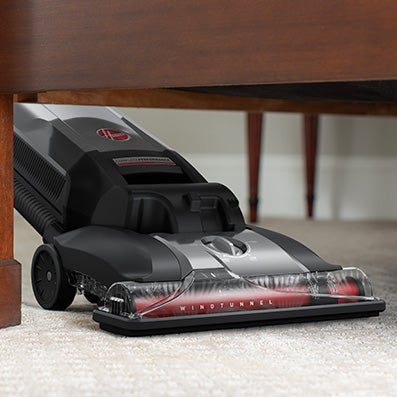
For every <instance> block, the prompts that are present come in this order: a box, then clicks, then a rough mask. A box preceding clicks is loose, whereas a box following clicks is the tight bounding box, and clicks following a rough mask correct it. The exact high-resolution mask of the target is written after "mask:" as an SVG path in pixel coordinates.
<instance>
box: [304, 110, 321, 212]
mask: <svg viewBox="0 0 397 397" xmlns="http://www.w3.org/2000/svg"><path fill="white" fill-rule="evenodd" d="M304 129H305V162H306V200H307V216H308V217H309V218H312V217H313V205H314V198H315V178H316V160H317V141H318V115H316V114H305V115H304Z"/></svg>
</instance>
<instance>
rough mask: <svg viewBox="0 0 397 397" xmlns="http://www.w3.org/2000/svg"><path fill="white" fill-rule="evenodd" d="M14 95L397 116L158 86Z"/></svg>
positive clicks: (374, 108) (388, 107)
mask: <svg viewBox="0 0 397 397" xmlns="http://www.w3.org/2000/svg"><path fill="white" fill-rule="evenodd" d="M14 98H15V101H16V102H33V103H36V102H37V103H57V104H70V105H98V106H120V107H123V106H124V107H147V108H174V109H212V110H241V111H247V112H298V113H322V114H352V115H353V114H356V115H374V116H397V103H395V104H394V103H380V102H376V103H360V102H322V101H292V100H282V99H262V98H247V97H239V96H230V95H217V94H206V93H199V92H191V91H180V90H172V89H161V88H159V89H156V88H153V89H114V90H107V89H105V90H101V89H98V90H75V91H71V90H60V91H46V92H39V93H31V94H22V95H15V96H14Z"/></svg>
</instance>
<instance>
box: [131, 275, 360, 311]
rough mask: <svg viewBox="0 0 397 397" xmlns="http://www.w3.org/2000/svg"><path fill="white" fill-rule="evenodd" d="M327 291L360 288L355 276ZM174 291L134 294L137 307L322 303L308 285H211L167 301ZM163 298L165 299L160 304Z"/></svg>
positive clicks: (346, 292)
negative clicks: (214, 286)
mask: <svg viewBox="0 0 397 397" xmlns="http://www.w3.org/2000/svg"><path fill="white" fill-rule="evenodd" d="M327 289H328V294H329V296H330V297H331V298H332V295H346V296H358V295H360V290H359V287H358V285H357V283H356V282H355V280H354V279H352V278H351V279H346V280H344V281H343V282H339V283H332V285H331V284H330V285H328V288H327ZM170 298H171V295H164V296H156V297H152V296H144V297H135V300H134V301H135V302H134V303H135V309H136V311H144V312H145V311H146V310H145V309H147V308H148V307H150V306H154V308H153V309H152V310H151V311H148V312H146V313H145V316H146V317H169V316H181V315H196V314H210V313H220V312H230V311H245V310H264V309H278V308H287V307H300V306H308V305H311V304H316V303H318V304H321V298H320V299H319V300H318V302H313V296H312V295H311V294H310V290H309V287H308V286H307V285H299V286H295V287H288V288H277V289H267V288H262V287H259V286H254V285H253V284H251V285H250V286H249V287H246V288H240V289H239V288H235V289H234V290H233V289H232V290H230V289H229V290H226V291H222V289H209V290H208V291H203V290H200V291H195V290H194V289H193V290H188V291H185V292H184V293H182V294H181V295H179V296H178V297H176V298H174V299H172V300H170V301H168V302H167V299H170ZM160 301H164V302H165V303H164V304H163V305H161V306H157V307H156V304H159V303H160ZM351 301H352V299H349V298H335V303H344V302H351Z"/></svg>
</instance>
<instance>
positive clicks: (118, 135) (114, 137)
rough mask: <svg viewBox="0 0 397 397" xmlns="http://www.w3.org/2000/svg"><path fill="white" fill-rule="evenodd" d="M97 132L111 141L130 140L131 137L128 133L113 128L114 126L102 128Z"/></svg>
mask: <svg viewBox="0 0 397 397" xmlns="http://www.w3.org/2000/svg"><path fill="white" fill-rule="evenodd" d="M96 133H97V134H98V135H99V136H101V137H102V138H106V139H109V140H111V141H128V140H129V139H130V138H131V137H130V136H129V135H128V134H127V133H125V132H123V131H118V130H113V129H112V128H101V129H99V130H97V132H96Z"/></svg>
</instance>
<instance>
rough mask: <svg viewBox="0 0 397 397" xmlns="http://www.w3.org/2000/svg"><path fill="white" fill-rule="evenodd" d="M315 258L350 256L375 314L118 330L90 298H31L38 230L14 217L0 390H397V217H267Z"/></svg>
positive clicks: (344, 260)
mask: <svg viewBox="0 0 397 397" xmlns="http://www.w3.org/2000/svg"><path fill="white" fill-rule="evenodd" d="M263 225H264V226H266V227H267V228H269V229H273V230H277V231H280V232H282V233H285V234H288V235H290V236H292V237H294V238H296V239H299V240H300V241H302V242H303V243H305V244H307V245H308V246H310V247H311V248H312V249H313V250H314V251H316V252H317V253H318V254H320V255H321V256H322V257H324V259H326V260H328V261H330V262H333V263H340V264H342V265H344V266H355V265H359V266H360V267H361V268H362V269H363V270H364V271H365V272H366V273H367V274H368V275H369V277H370V279H371V280H372V284H373V288H374V292H375V294H376V295H377V296H380V297H382V298H383V299H385V300H386V303H387V310H386V311H385V312H383V313H382V314H381V315H380V317H373V318H367V319H355V320H343V321H335V322H331V321H328V322H317V323H304V324H303V323H300V324H288V325H277V326H264V327H259V328H250V329H236V330H227V331H225V330H223V331H212V332H201V333H187V334H180V335H177V334H176V335H168V336H156V337H141V338H125V337H120V336H116V335H112V334H110V333H106V332H104V331H101V330H100V329H99V327H98V324H97V323H95V322H93V321H92V318H91V312H92V310H93V308H94V306H93V305H91V304H88V303H86V301H85V300H84V298H83V297H81V296H79V297H77V298H76V300H75V302H74V304H73V305H72V306H71V308H70V309H69V310H68V311H66V312H49V311H45V310H42V309H40V308H39V307H38V306H37V304H36V303H35V300H34V298H33V294H32V292H31V287H30V281H29V266H30V260H31V257H32V254H33V252H34V249H35V248H36V247H37V246H38V245H39V244H40V242H41V241H40V238H39V236H38V235H37V234H36V233H35V232H34V231H32V229H30V228H29V227H28V226H27V225H26V223H25V222H24V221H23V220H22V219H21V217H19V216H17V217H16V236H15V239H16V243H15V256H16V258H17V259H18V260H19V261H20V262H21V263H22V264H23V306H22V315H23V317H22V321H23V323H22V325H21V326H18V327H11V328H7V329H3V330H0V395H1V396H15V395H23V396H52V395H59V396H70V395H79V396H125V395H128V396H140V395H142V396H159V395H160V396H180V395H191V396H208V395H214V396H223V395H228V396H259V395H265V394H270V395H275V396H287V395H302V394H305V395H309V396H318V395H325V396H326V395H332V396H339V395H347V394H353V395H358V396H367V395H368V396H375V395H379V396H384V395H397V320H396V313H397V288H396V284H397V223H388V222H309V221H294V220H288V221H287V220H267V221H265V222H264V223H263Z"/></svg>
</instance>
